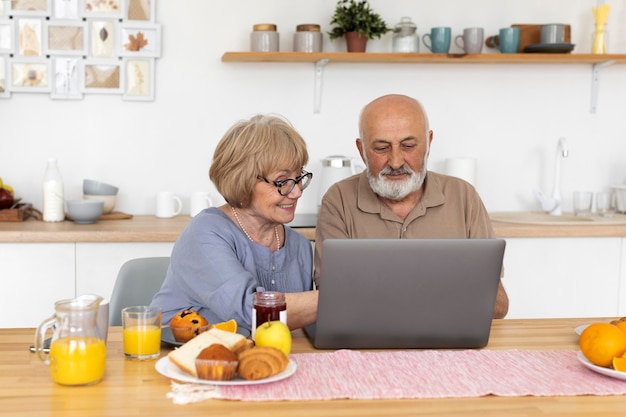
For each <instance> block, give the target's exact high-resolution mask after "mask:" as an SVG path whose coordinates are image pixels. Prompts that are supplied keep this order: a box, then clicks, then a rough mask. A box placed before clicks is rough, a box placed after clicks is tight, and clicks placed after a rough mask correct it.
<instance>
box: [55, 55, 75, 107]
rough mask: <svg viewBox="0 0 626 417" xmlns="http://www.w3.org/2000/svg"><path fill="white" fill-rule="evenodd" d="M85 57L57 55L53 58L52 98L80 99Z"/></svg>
mask: <svg viewBox="0 0 626 417" xmlns="http://www.w3.org/2000/svg"><path fill="white" fill-rule="evenodd" d="M81 74H83V59H82V57H77V56H55V57H53V58H52V74H51V77H52V90H51V91H50V98H53V99H56V100H80V99H82V98H83V93H82V89H81Z"/></svg>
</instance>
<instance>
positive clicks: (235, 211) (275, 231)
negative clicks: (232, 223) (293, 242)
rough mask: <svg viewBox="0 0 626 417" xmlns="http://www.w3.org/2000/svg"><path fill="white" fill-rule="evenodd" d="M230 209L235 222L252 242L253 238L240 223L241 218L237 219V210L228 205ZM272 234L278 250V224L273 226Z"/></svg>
mask: <svg viewBox="0 0 626 417" xmlns="http://www.w3.org/2000/svg"><path fill="white" fill-rule="evenodd" d="M230 209H231V210H232V212H233V215H234V216H235V220H237V224H239V227H240V228H241V231H242V232H243V234H244V235H246V237H247V238H248V239H250V242H254V239H252V236H250V234H249V233H248V231H247V230H246V228H245V227H243V223H241V219H239V214H238V213H237V210H235V208H234V207H233V206H230ZM274 236H276V250H279V249H280V236H279V235H278V226H274ZM254 243H257V242H254Z"/></svg>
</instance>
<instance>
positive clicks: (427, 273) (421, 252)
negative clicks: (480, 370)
mask: <svg viewBox="0 0 626 417" xmlns="http://www.w3.org/2000/svg"><path fill="white" fill-rule="evenodd" d="M323 244H324V256H323V261H322V269H321V282H320V293H319V304H318V313H317V322H316V323H314V324H312V325H310V326H307V327H306V328H305V332H306V334H307V335H308V336H309V337H310V338H311V340H312V342H313V345H314V346H315V347H316V348H318V349H404V348H446V349H451V348H480V347H483V346H485V345H486V344H487V342H488V340H489V333H490V331H491V321H492V318H493V310H494V306H495V300H496V293H497V291H498V282H499V280H500V273H501V269H502V259H503V257H504V248H505V244H506V242H505V241H504V240H502V239H327V240H325V241H324V243H323Z"/></svg>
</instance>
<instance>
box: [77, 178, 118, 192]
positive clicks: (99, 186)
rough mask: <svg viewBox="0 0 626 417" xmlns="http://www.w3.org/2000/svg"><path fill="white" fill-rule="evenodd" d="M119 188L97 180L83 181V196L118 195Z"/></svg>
mask: <svg viewBox="0 0 626 417" xmlns="http://www.w3.org/2000/svg"><path fill="white" fill-rule="evenodd" d="M118 190H119V189H118V188H117V187H115V186H114V185H110V184H105V183H103V182H100V181H96V180H83V194H89V195H117V192H118Z"/></svg>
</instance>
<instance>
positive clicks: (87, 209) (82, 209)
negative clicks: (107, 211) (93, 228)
mask: <svg viewBox="0 0 626 417" xmlns="http://www.w3.org/2000/svg"><path fill="white" fill-rule="evenodd" d="M103 209H104V202H103V201H89V200H69V201H68V202H67V214H68V215H69V216H70V218H71V219H72V220H74V223H79V224H90V223H95V222H96V220H98V218H99V217H100V216H102V210H103Z"/></svg>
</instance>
